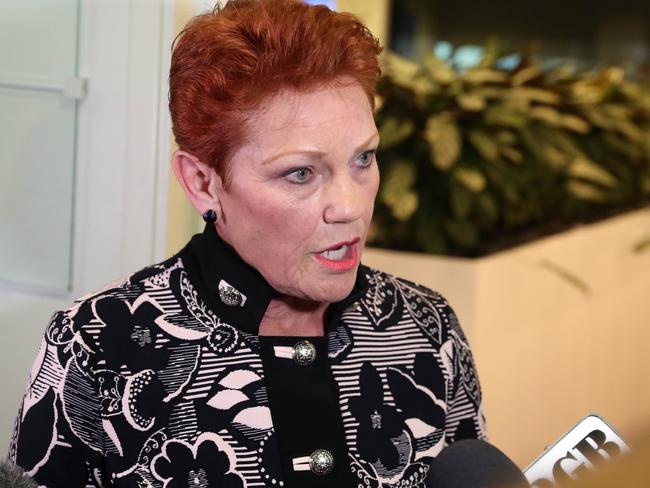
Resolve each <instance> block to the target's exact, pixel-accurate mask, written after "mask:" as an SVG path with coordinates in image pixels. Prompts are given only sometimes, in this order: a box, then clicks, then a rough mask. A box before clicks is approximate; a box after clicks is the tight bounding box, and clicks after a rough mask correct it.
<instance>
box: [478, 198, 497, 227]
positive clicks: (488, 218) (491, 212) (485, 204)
mask: <svg viewBox="0 0 650 488" xmlns="http://www.w3.org/2000/svg"><path fill="white" fill-rule="evenodd" d="M476 204H477V211H478V214H479V216H480V220H481V221H484V222H486V223H488V224H491V223H494V222H496V221H497V220H498V218H499V208H498V206H497V202H496V200H495V199H494V197H493V196H492V195H489V194H488V193H481V194H480V195H477V197H476ZM486 227H487V226H486Z"/></svg>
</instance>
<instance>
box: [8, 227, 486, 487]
mask: <svg viewBox="0 0 650 488" xmlns="http://www.w3.org/2000/svg"><path fill="white" fill-rule="evenodd" d="M224 291H226V292H227V293H226V294H225V296H224ZM272 295H273V290H272V289H271V288H270V286H269V285H268V284H267V283H266V281H265V280H264V279H263V278H262V277H261V276H260V275H259V274H258V273H257V272H256V271H255V270H254V269H252V268H251V267H250V266H248V265H247V264H246V263H244V262H243V261H242V260H241V259H240V258H239V257H238V256H237V255H236V254H234V253H233V252H232V251H231V250H230V249H229V248H228V247H227V246H226V245H225V244H224V243H223V242H222V241H221V240H220V239H219V237H218V235H217V233H216V231H215V230H214V228H213V227H206V230H205V232H204V233H203V234H199V235H197V236H194V238H193V239H192V240H191V241H190V243H189V244H188V245H187V246H186V247H185V248H184V249H183V250H182V251H181V252H180V253H179V254H177V255H176V256H174V257H172V258H170V259H168V260H167V261H165V262H163V263H161V264H158V265H155V266H151V267H148V268H145V269H144V270H141V271H139V272H137V273H135V274H133V275H131V276H130V277H129V278H128V279H126V280H124V281H122V282H119V283H116V284H113V285H111V286H109V287H107V288H106V289H104V290H102V291H100V292H97V293H94V294H92V295H89V296H87V297H84V298H82V299H80V300H78V301H77V302H75V303H74V305H73V306H72V307H70V308H69V309H67V310H64V311H61V312H58V313H56V314H55V315H54V316H53V318H52V320H51V322H50V324H49V325H48V327H47V330H46V332H45V336H44V339H43V341H42V344H41V347H40V350H39V352H38V355H37V358H36V360H35V362H34V366H33V369H32V373H31V376H30V379H29V384H28V387H27V390H26V392H25V396H24V399H23V402H22V405H21V408H20V411H19V414H18V418H17V421H16V428H15V432H14V435H13V437H12V440H11V444H10V448H9V459H10V460H11V461H12V462H14V463H16V464H18V465H19V466H22V467H23V468H24V469H25V470H27V471H28V473H29V474H30V475H31V476H33V477H34V478H35V479H36V480H37V481H38V482H39V483H40V484H41V485H42V486H47V487H50V488H55V487H56V488H59V487H60V488H64V487H65V488H77V487H106V486H117V487H134V488H136V487H138V488H144V487H150V488H207V487H210V488H222V487H223V488H226V487H227V488H243V487H277V486H284V487H289V488H308V487H324V486H328V487H337V488H338V487H373V488H374V487H377V488H378V487H419V488H422V487H424V482H423V479H424V478H425V476H426V473H427V470H428V460H430V458H432V457H434V456H436V455H437V453H438V452H439V451H440V450H441V449H442V448H443V447H444V446H445V445H447V444H449V443H452V442H454V441H456V440H458V439H461V438H467V437H478V438H484V437H485V430H484V419H483V415H482V410H481V392H480V387H479V382H478V379H477V375H476V371H475V368H474V364H473V360H472V356H471V354H470V350H469V347H468V344H467V341H466V339H465V337H464V335H463V332H462V331H461V328H460V326H459V324H458V321H457V319H456V316H455V315H454V313H453V311H452V310H451V308H450V307H449V305H448V304H447V302H446V301H445V300H444V298H442V297H441V296H440V295H439V294H437V293H435V292H433V291H431V290H429V289H427V288H424V287H421V286H418V285H416V284H413V283H410V282H408V281H405V280H402V279H399V278H395V277H393V276H391V275H388V274H385V273H382V272H380V271H377V270H373V269H369V268H367V267H365V266H361V267H360V269H359V272H358V276H357V282H356V285H355V288H354V290H353V292H352V293H351V295H350V296H349V297H348V298H347V299H346V300H344V301H342V302H340V303H336V304H333V305H331V306H330V307H329V309H328V313H327V325H326V335H325V336H324V337H266V336H259V335H258V334H257V331H258V326H259V323H260V321H261V319H262V316H263V314H264V311H265V310H266V307H267V306H268V303H269V301H270V299H271V297H272ZM233 296H234V298H235V300H232V298H233ZM305 341H306V342H305ZM298 342H301V344H302V346H303V347H302V349H301V352H302V353H303V354H302V355H299V356H300V357H297V356H295V351H296V350H297V349H296V348H295V347H294V346H295V345H296V343H298ZM298 349H300V348H298ZM305 359H306V360H305ZM315 452H316V453H319V452H320V453H321V457H320V458H318V456H317V454H314V453H315ZM323 453H324V454H325V458H323ZM314 456H316V457H314ZM319 462H324V464H322V463H321V465H319ZM317 473H326V474H317Z"/></svg>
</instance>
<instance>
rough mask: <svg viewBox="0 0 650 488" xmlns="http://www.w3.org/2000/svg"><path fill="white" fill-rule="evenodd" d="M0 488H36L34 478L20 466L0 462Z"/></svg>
mask: <svg viewBox="0 0 650 488" xmlns="http://www.w3.org/2000/svg"><path fill="white" fill-rule="evenodd" d="M0 488H38V485H37V484H36V482H35V481H34V480H32V479H31V478H30V477H29V476H27V475H26V474H25V471H24V470H23V468H21V467H20V466H16V465H15V464H10V463H8V462H7V461H2V462H0Z"/></svg>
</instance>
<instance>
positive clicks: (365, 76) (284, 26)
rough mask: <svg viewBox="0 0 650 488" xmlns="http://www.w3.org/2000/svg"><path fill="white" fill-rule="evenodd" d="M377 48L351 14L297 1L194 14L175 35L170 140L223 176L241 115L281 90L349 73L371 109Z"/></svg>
mask: <svg viewBox="0 0 650 488" xmlns="http://www.w3.org/2000/svg"><path fill="white" fill-rule="evenodd" d="M381 49H382V48H381V47H380V45H379V42H378V40H377V39H376V38H375V37H374V36H373V35H372V33H371V32H370V31H369V30H368V28H367V27H366V26H365V25H364V24H363V23H362V22H361V21H360V20H359V19H358V18H357V17H355V16H354V15H352V14H350V13H337V12H333V11H331V10H329V9H328V8H327V7H325V6H323V5H318V6H310V5H307V4H306V3H304V2H302V1H300V0H230V2H228V3H227V4H226V5H225V7H221V8H219V7H217V8H215V9H214V10H213V11H211V12H208V13H205V14H202V15H198V16H196V17H195V18H193V19H192V20H191V21H190V22H189V24H188V25H187V26H186V27H185V29H183V31H182V32H181V33H180V34H179V36H178V38H177V39H176V41H175V45H174V48H173V53H172V61H171V69H170V73H169V109H170V112H171V118H172V127H173V131H174V136H175V137H176V142H177V143H178V145H179V147H180V148H181V149H182V150H185V151H187V152H189V153H190V154H192V155H194V156H195V157H197V158H199V159H200V160H201V161H203V162H205V163H208V164H210V165H212V166H213V167H215V168H216V170H217V171H218V172H219V174H221V175H223V176H225V175H224V169H227V162H228V160H229V158H230V157H231V156H232V154H233V152H234V151H235V150H237V149H238V148H239V147H240V146H241V145H242V144H243V143H244V142H245V140H246V137H247V135H248V134H247V132H246V120H247V116H248V115H249V114H250V113H251V110H254V109H255V108H257V107H259V106H260V105H261V104H262V103H263V102H264V100H265V99H267V98H268V97H270V96H272V95H274V94H276V93H278V92H279V91H281V90H283V89H295V90H299V91H306V90H309V89H311V88H316V87H319V86H324V85H327V84H329V83H332V82H335V81H336V80H339V79H340V78H342V77H347V78H351V79H352V80H354V81H356V82H357V83H359V84H360V85H361V87H362V88H363V90H364V91H365V92H366V95H367V96H368V99H369V100H370V104H371V106H372V107H373V108H374V94H375V84H376V82H377V80H378V78H379V76H380V75H381V69H380V66H379V60H378V56H379V53H380V52H381ZM226 179H227V178H226Z"/></svg>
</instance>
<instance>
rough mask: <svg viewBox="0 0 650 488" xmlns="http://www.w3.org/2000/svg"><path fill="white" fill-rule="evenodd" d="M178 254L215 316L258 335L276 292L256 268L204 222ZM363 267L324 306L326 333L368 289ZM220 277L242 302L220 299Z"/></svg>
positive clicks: (212, 227)
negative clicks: (340, 296) (335, 298)
mask: <svg viewBox="0 0 650 488" xmlns="http://www.w3.org/2000/svg"><path fill="white" fill-rule="evenodd" d="M180 255H181V258H182V259H183V262H184V263H185V267H186V270H187V273H188V275H189V276H190V280H191V281H192V283H193V284H194V285H195V287H196V288H197V290H198V292H199V293H200V295H201V298H202V299H203V300H204V301H205V302H206V303H207V304H208V305H209V306H210V307H211V308H212V309H213V310H214V312H215V313H216V314H217V316H219V317H221V318H222V319H223V320H224V321H225V322H227V323H229V324H230V325H232V326H234V327H237V328H238V329H240V330H242V331H244V332H247V333H249V334H253V335H257V334H258V333H259V326H260V323H261V322H262V318H263V317H264V313H265V312H266V309H267V308H268V306H269V303H270V302H271V300H272V298H273V297H274V295H275V293H276V292H275V290H274V289H273V287H271V285H270V284H269V283H268V281H266V279H264V277H263V276H262V275H261V274H260V273H259V271H257V270H256V269H255V268H253V267H252V266H251V265H249V264H248V263H247V262H245V261H244V260H243V259H242V258H241V257H240V256H239V254H237V253H236V252H235V251H234V250H233V248H232V247H231V246H229V245H228V244H227V243H226V242H225V241H224V240H223V239H222V238H221V237H220V236H219V234H218V233H217V230H216V228H215V226H214V225H212V224H207V225H206V226H205V228H204V230H203V233H201V234H196V235H195V236H194V237H192V239H191V240H190V242H189V243H188V245H187V246H186V247H185V248H184V249H183V250H182V251H181V254H180ZM364 271H367V268H366V267H365V266H363V265H360V266H359V267H358V270H357V277H356V281H355V284H354V287H353V289H352V291H351V292H350V294H349V295H348V296H347V297H346V298H344V299H343V300H341V301H339V302H335V303H332V304H331V305H330V306H329V307H328V308H327V312H326V316H325V333H327V330H328V329H329V328H331V326H332V324H333V323H334V321H335V320H336V317H337V316H338V315H340V313H341V312H343V310H345V308H346V307H348V306H349V305H350V304H352V303H354V302H355V301H357V300H358V299H359V298H360V297H362V296H363V295H364V294H365V292H366V291H367V289H368V280H367V278H366V273H365V272H364ZM222 281H223V282H225V283H227V284H229V285H230V286H232V287H233V288H235V289H236V290H237V291H238V292H240V293H241V294H243V295H244V296H245V297H246V300H245V302H244V303H243V305H241V306H234V307H233V306H228V305H226V304H224V303H223V302H222V301H221V300H220V298H219V283H221V282H222Z"/></svg>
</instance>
